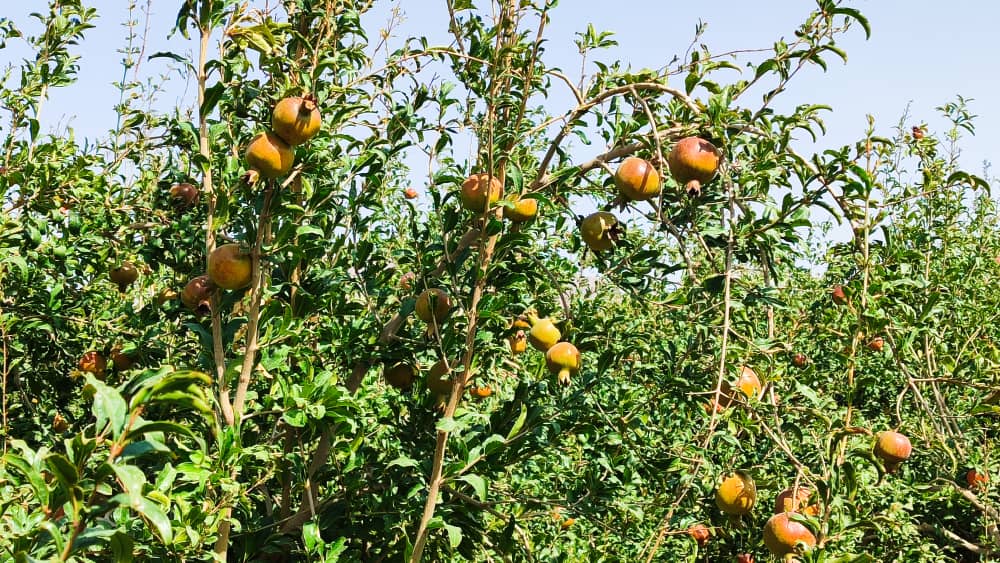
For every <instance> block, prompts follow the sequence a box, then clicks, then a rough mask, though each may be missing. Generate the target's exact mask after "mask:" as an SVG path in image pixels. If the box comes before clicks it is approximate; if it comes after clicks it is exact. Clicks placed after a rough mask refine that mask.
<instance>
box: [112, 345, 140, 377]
mask: <svg viewBox="0 0 1000 563" xmlns="http://www.w3.org/2000/svg"><path fill="white" fill-rule="evenodd" d="M108 356H109V357H110V358H111V365H113V366H115V369H116V370H118V371H128V370H130V369H132V366H134V365H135V360H133V359H132V357H131V356H129V355H128V354H126V353H124V352H122V347H121V346H115V347H114V348H112V349H111V352H110V353H108Z"/></svg>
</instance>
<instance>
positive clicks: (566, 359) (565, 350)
mask: <svg viewBox="0 0 1000 563" xmlns="http://www.w3.org/2000/svg"><path fill="white" fill-rule="evenodd" d="M545 365H546V366H548V368H549V371H551V372H552V373H554V374H556V376H557V378H558V380H559V383H562V384H563V385H569V378H570V376H571V375H575V374H576V372H578V371H580V351H579V350H577V349H576V346H573V345H572V344H570V343H569V342H559V343H557V344H555V345H554V346H552V347H551V348H549V351H548V352H546V353H545Z"/></svg>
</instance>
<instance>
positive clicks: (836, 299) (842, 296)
mask: <svg viewBox="0 0 1000 563" xmlns="http://www.w3.org/2000/svg"><path fill="white" fill-rule="evenodd" d="M830 298H831V299H833V303H834V304H835V305H847V292H845V291H844V286H842V285H835V286H833V289H831V290H830Z"/></svg>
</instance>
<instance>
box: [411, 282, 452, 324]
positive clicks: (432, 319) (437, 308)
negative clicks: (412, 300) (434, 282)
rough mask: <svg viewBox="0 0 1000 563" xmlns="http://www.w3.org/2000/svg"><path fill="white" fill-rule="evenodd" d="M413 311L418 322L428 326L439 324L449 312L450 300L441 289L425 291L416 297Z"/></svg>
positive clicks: (434, 288)
mask: <svg viewBox="0 0 1000 563" xmlns="http://www.w3.org/2000/svg"><path fill="white" fill-rule="evenodd" d="M414 311H415V312H416V313H417V317H418V318H419V319H420V320H422V321H424V322H425V323H427V324H429V325H434V324H441V321H443V320H444V318H445V317H446V316H447V315H448V311H451V298H450V297H448V294H447V293H446V292H445V290H443V289H439V288H436V287H432V288H430V289H426V290H424V291H423V292H422V293H421V294H420V295H419V296H417V303H416V306H415V307H414Z"/></svg>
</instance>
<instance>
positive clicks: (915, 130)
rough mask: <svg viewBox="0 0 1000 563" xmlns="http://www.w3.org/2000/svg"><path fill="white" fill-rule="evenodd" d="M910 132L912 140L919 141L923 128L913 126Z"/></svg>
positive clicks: (922, 135) (921, 137)
mask: <svg viewBox="0 0 1000 563" xmlns="http://www.w3.org/2000/svg"><path fill="white" fill-rule="evenodd" d="M911 131H912V132H913V139H914V140H915V141H919V140H920V139H923V138H924V128H923V127H919V126H916V125H914V126H913V129H911Z"/></svg>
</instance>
